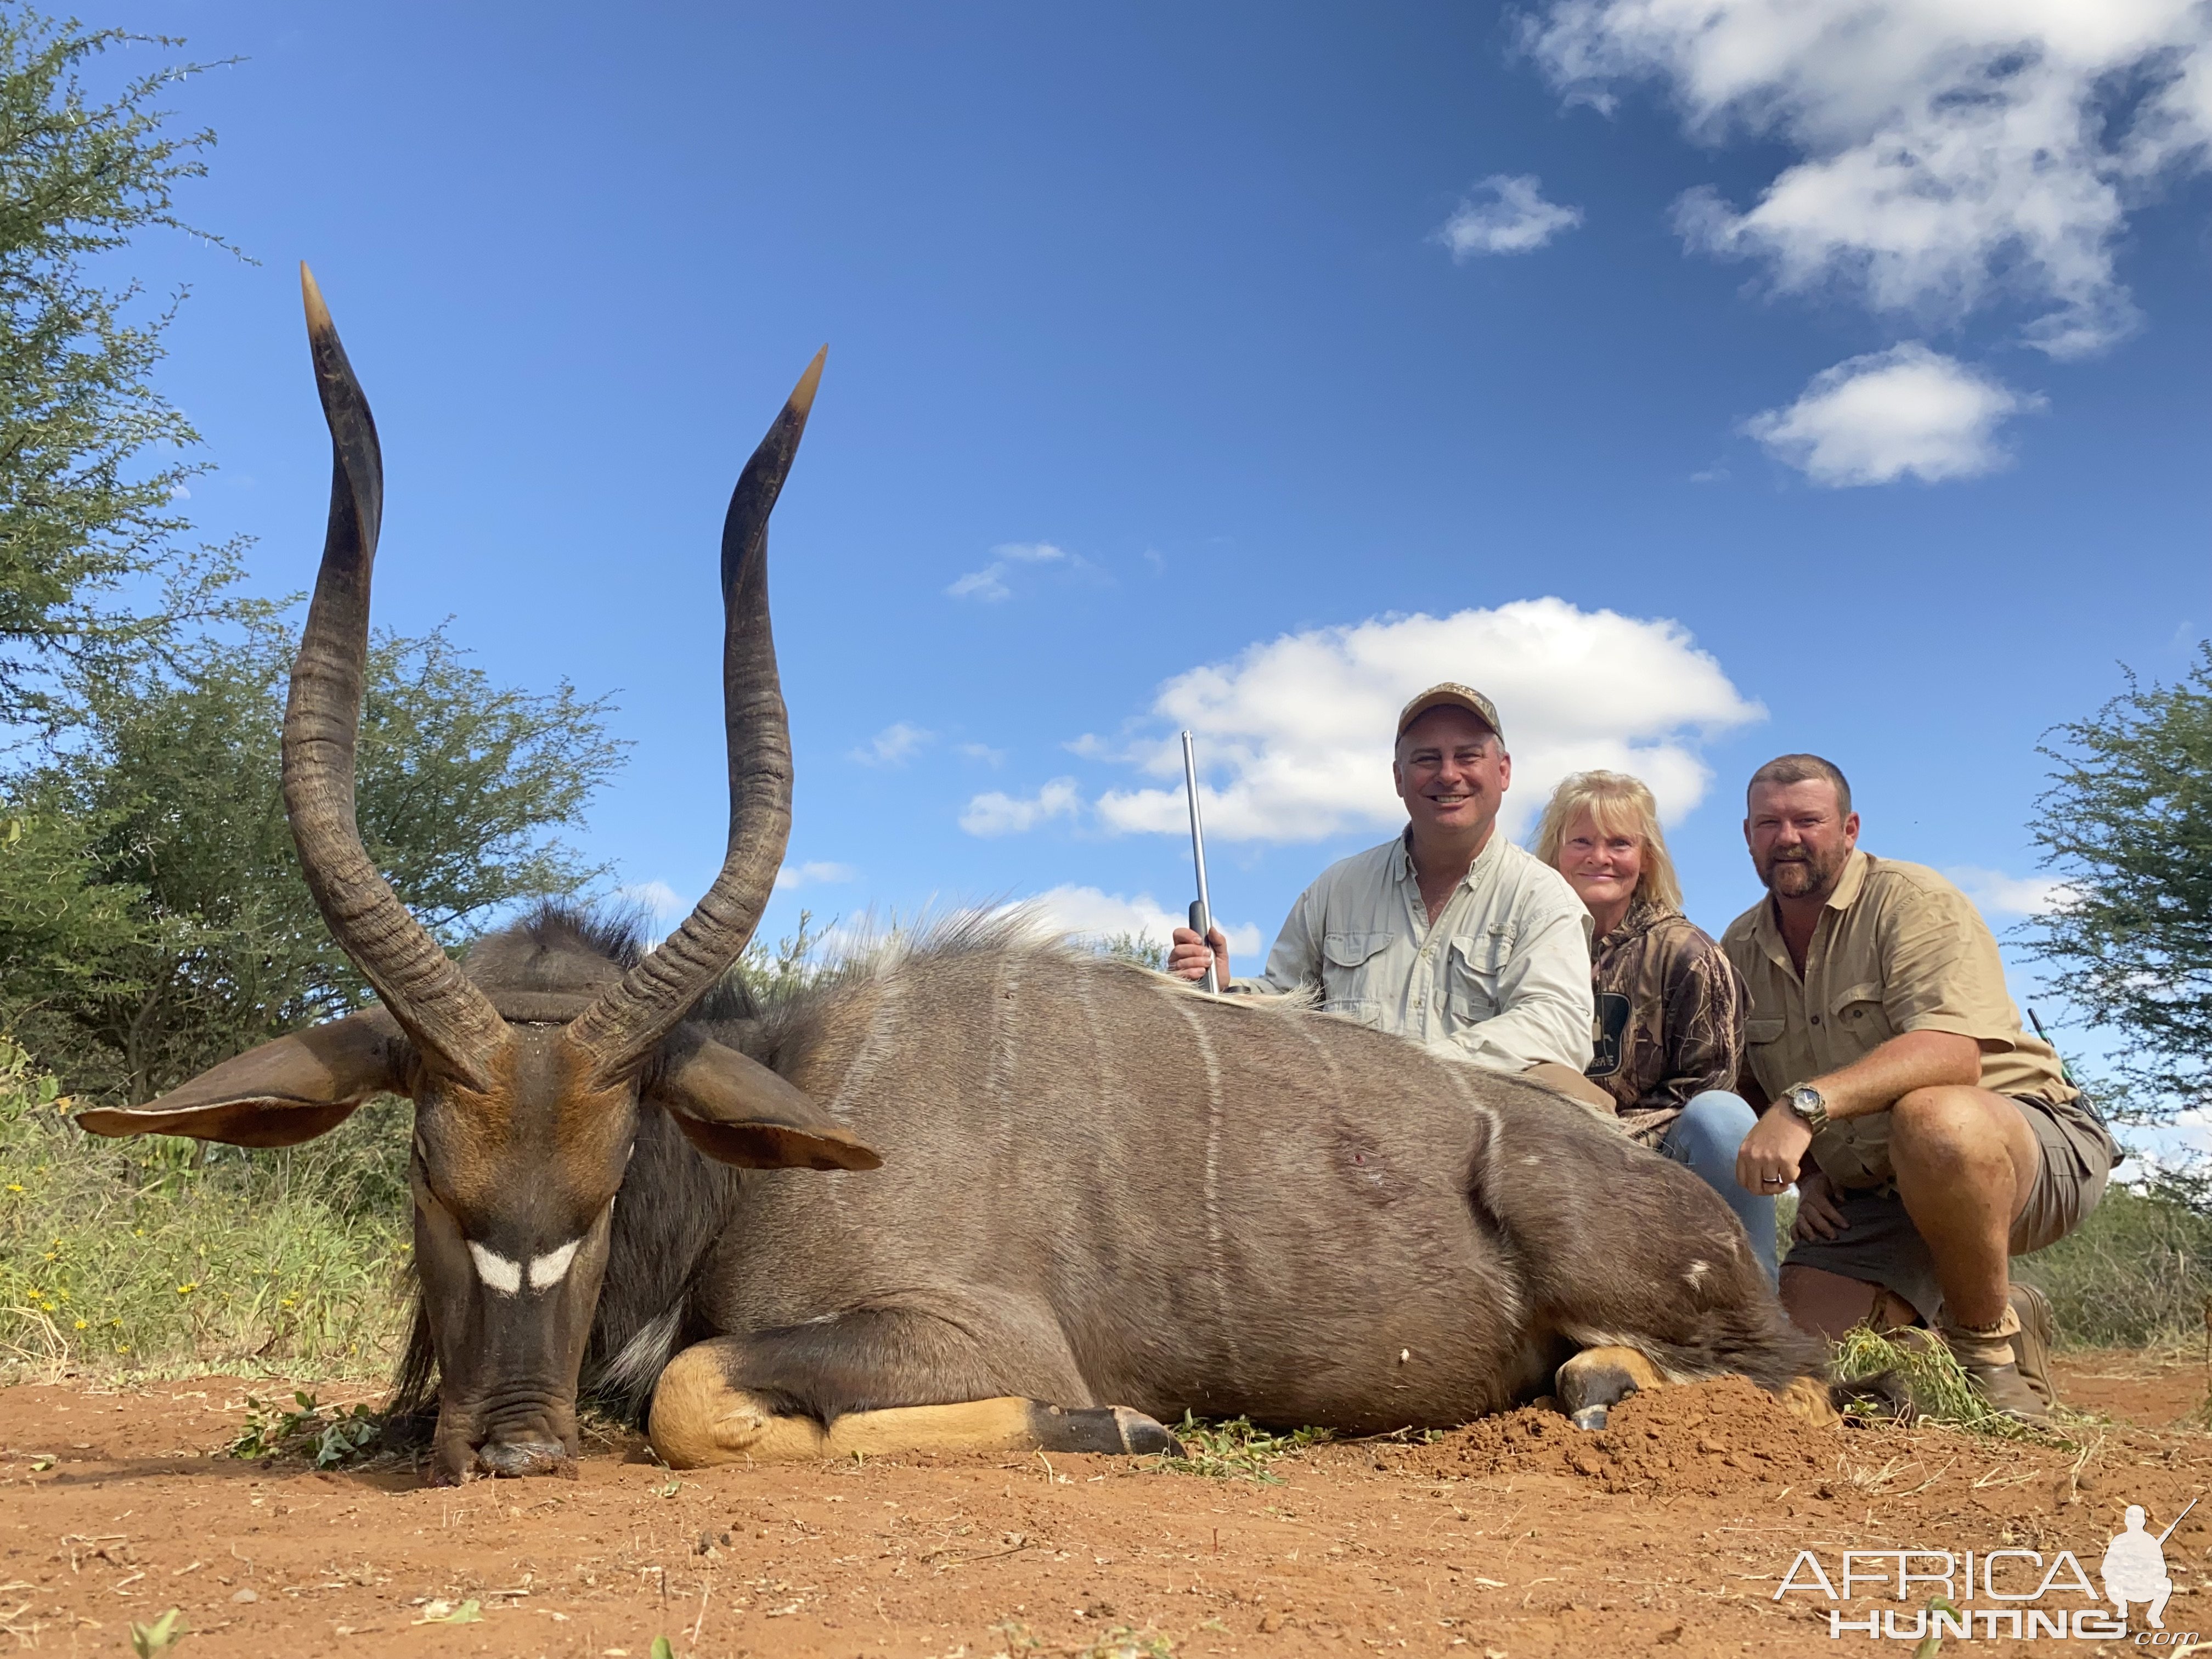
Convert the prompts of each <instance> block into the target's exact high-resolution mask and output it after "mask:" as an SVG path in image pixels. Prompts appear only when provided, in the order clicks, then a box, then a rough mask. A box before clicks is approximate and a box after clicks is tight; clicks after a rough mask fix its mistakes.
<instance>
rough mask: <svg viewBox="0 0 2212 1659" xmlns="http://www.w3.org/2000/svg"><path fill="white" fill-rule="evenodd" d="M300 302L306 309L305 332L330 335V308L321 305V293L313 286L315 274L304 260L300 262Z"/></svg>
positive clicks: (320, 290)
mask: <svg viewBox="0 0 2212 1659" xmlns="http://www.w3.org/2000/svg"><path fill="white" fill-rule="evenodd" d="M300 300H301V303H302V304H303V305H305V306H306V307H307V332H308V333H310V334H328V333H330V332H331V308H330V307H328V306H326V305H325V304H324V303H323V291H322V289H319V288H318V287H316V286H315V273H314V272H313V271H312V270H308V269H307V261H306V260H305V259H302V260H301V261H300Z"/></svg>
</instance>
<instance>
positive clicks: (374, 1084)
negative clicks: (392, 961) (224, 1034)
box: [76, 1008, 407, 1146]
mask: <svg viewBox="0 0 2212 1659" xmlns="http://www.w3.org/2000/svg"><path fill="white" fill-rule="evenodd" d="M406 1061H407V1044H406V1042H405V1041H404V1039H403V1038H402V1037H401V1036H400V1035H399V1028H398V1025H397V1024H395V1023H394V1022H393V1020H392V1016H391V1015H390V1014H388V1013H386V1012H385V1011H384V1010H383V1009H382V1008H369V1009H365V1010H363V1011H362V1012H360V1013H357V1014H349V1015H347V1016H346V1017H345V1018H343V1019H337V1020H332V1021H331V1023H330V1024H327V1025H318V1026H316V1027H314V1028H313V1030H306V1031H297V1032H295V1033H294V1034H293V1035H292V1036H283V1037H278V1038H277V1039H276V1041H275V1042H264V1043H263V1044H262V1045H261V1046H260V1047H259V1048H251V1049H248V1050H247V1051H246V1053H245V1054H240V1056H239V1057H238V1058H237V1059H236V1060H225V1061H224V1062H223V1063H222V1065H220V1066H216V1068H215V1069H214V1070H212V1071H208V1072H203V1073H200V1074H199V1075H198V1076H197V1077H196V1078H194V1079H192V1080H191V1082H190V1083H187V1084H185V1085H183V1086H182V1087H181V1088H178V1089H173V1090H171V1091H169V1092H168V1093H167V1094H166V1095H163V1096H162V1097H161V1098H160V1099H159V1100H155V1101H149V1102H148V1103H146V1104H145V1105H143V1106H131V1107H119V1106H118V1107H109V1106H103V1107H99V1108H96V1109H94V1110H92V1111H89V1112H81V1113H79V1114H78V1115H77V1120H76V1121H77V1125H78V1127H80V1128H84V1129H89V1130H90V1131H91V1132H92V1133H94V1134H96V1135H191V1136H192V1137H193V1138H194V1139H198V1140H224V1141H228V1142H229V1143H230V1144H231V1145H232V1146H298V1145H299V1144H300V1143H301V1141H303V1140H313V1139H314V1138H315V1137H316V1136H317V1135H319V1134H324V1133H328V1132H329V1131H330V1130H332V1129H335V1128H337V1127H338V1125H339V1124H341V1123H343V1122H344V1121H346V1119H347V1118H348V1117H349V1116H351V1115H352V1114H353V1109H354V1108H355V1107H356V1106H358V1105H360V1104H361V1103H362V1101H364V1100H366V1099H368V1097H369V1096H371V1095H373V1094H376V1093H378V1092H379V1091H384V1090H391V1091H394V1092H399V1091H404V1076H405V1072H406Z"/></svg>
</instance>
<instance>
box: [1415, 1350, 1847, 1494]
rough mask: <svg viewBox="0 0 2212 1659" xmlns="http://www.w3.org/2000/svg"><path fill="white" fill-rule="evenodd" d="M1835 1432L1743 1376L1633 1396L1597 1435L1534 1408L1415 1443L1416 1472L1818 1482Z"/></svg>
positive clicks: (1717, 1490) (1648, 1485)
mask: <svg viewBox="0 0 2212 1659" xmlns="http://www.w3.org/2000/svg"><path fill="white" fill-rule="evenodd" d="M1835 1432H1836V1431H1829V1430H1818V1429H1811V1428H1808V1427H1807V1426H1806V1425H1804V1424H1802V1423H1801V1422H1799V1421H1798V1420H1797V1419H1796V1418H1794V1417H1792V1416H1791V1415H1790V1413H1788V1412H1787V1411H1786V1410H1784V1408H1783V1406H1782V1403H1781V1402H1780V1401H1778V1400H1777V1399H1775V1398H1774V1396H1773V1395H1770V1394H1766V1393H1765V1392H1763V1391H1762V1390H1760V1389H1757V1388H1754V1387H1753V1385H1752V1384H1751V1383H1747V1382H1745V1381H1744V1380H1743V1379H1742V1378H1741V1377H1739V1376H1724V1377H1720V1378H1717V1379H1716V1380H1715V1381H1713V1382H1710V1383H1691V1384H1688V1385H1686V1386H1684V1387H1681V1388H1674V1389H1658V1390H1656V1391H1654V1392H1652V1393H1650V1394H1636V1395H1630V1396H1629V1397H1628V1398H1627V1399H1626V1400H1624V1401H1621V1402H1620V1405H1618V1406H1616V1407H1613V1420H1612V1422H1611V1423H1610V1424H1609V1425H1607V1427H1605V1428H1604V1429H1601V1430H1600V1431H1597V1432H1596V1433H1595V1434H1593V1433H1590V1432H1589V1431H1585V1430H1582V1429H1577V1427H1575V1425H1573V1424H1571V1423H1570V1422H1569V1421H1568V1420H1567V1419H1565V1418H1564V1417H1562V1416H1560V1415H1559V1413H1557V1412H1554V1411H1547V1410H1543V1409H1541V1408H1540V1407H1523V1408H1522V1410H1520V1411H1516V1412H1509V1413H1506V1414H1505V1415H1504V1416H1502V1417H1488V1418H1485V1419H1482V1420H1481V1421H1480V1422H1477V1423H1472V1424H1470V1425H1468V1426H1467V1427H1466V1428H1463V1429H1457V1430H1455V1431H1452V1432H1451V1433H1449V1434H1448V1435H1446V1436H1444V1437H1443V1438H1442V1439H1441V1440H1437V1441H1435V1442H1432V1443H1430V1444H1428V1445H1425V1446H1419V1447H1414V1448H1411V1449H1409V1450H1408V1451H1407V1453H1406V1454H1404V1455H1403V1457H1402V1460H1401V1461H1400V1464H1401V1467H1404V1468H1407V1470H1408V1472H1410V1473H1417V1474H1427V1475H1430V1476H1431V1477H1433V1478H1436V1479H1440V1480H1443V1479H1454V1478H1456V1479H1466V1478H1468V1477H1470V1476H1486V1475H1497V1474H1565V1475H1575V1476H1578V1477H1580V1478H1581V1479H1583V1480H1592V1481H1595V1482H1596V1483H1597V1484H1598V1485H1599V1486H1601V1487H1603V1488H1604V1490H1606V1491H1607V1492H1643V1493H1647V1494H1650V1495H1652V1496H1656V1497H1704V1498H1719V1497H1722V1496H1724V1495H1726V1494H1729V1493H1732V1492H1744V1491H1747V1490H1748V1489H1750V1488H1752V1487H1755V1486H1777V1487H1780V1486H1809V1485H1813V1484H1816V1483H1817V1482H1818V1481H1819V1480H1820V1477H1821V1474H1822V1471H1823V1470H1824V1469H1825V1468H1826V1467H1827V1466H1828V1463H1829V1462H1830V1460H1832V1457H1833V1456H1834V1449H1833V1446H1832V1444H1831V1439H1832V1435H1833V1434H1834V1433H1835Z"/></svg>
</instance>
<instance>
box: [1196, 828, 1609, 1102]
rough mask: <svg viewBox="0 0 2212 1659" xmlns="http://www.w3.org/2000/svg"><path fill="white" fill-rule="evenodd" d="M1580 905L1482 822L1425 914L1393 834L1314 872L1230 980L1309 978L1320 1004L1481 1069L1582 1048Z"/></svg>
mask: <svg viewBox="0 0 2212 1659" xmlns="http://www.w3.org/2000/svg"><path fill="white" fill-rule="evenodd" d="M1589 934H1590V919H1589V911H1588V910H1587V909H1585V908H1583V902H1582V900H1581V899H1579V898H1577V896H1575V890H1574V889H1573V888H1571V887H1570V886H1568V885H1567V883H1566V878H1565V877H1564V876H1562V875H1560V874H1559V872H1558V871H1556V870H1554V869H1553V868H1552V867H1551V866H1549V865H1547V864H1544V863H1541V862H1540V861H1539V860H1537V859H1535V858H1534V856H1533V855H1531V854H1528V853H1526V852H1524V851H1522V849H1521V848H1518V847H1516V846H1515V845H1514V844H1513V843H1512V842H1510V841H1508V840H1506V838H1505V837H1504V835H1502V834H1499V833H1497V832H1495V831H1493V832H1492V835H1491V837H1490V844H1489V845H1488V846H1486V847H1485V848H1483V849H1482V851H1481V852H1480V854H1477V855H1476V856H1475V860H1474V864H1473V865H1471V866H1469V867H1468V872H1467V875H1466V876H1465V878H1462V880H1461V882H1460V884H1459V886H1458V888H1457V890H1455V891H1454V893H1453V894H1452V896H1451V897H1450V899H1449V901H1448V902H1446V903H1445V905H1444V908H1443V909H1442V910H1441V911H1439V912H1438V913H1437V920H1436V923H1435V925H1434V926H1433V927H1432V926H1431V925H1430V922H1429V913H1428V907H1427V906H1426V905H1425V904H1423V903H1422V902H1421V886H1420V883H1419V880H1418V879H1417V878H1415V876H1414V874H1413V854H1412V852H1411V851H1410V849H1409V848H1408V847H1407V839H1406V836H1404V835H1401V836H1398V837H1397V838H1396V839H1395V840H1393V841H1387V842H1383V845H1382V846H1380V847H1372V848H1369V849H1368V850H1367V851H1366V852H1364V853H1355V854H1352V856H1351V857H1350V858H1348V859H1342V860H1339V861H1338V862H1336V863H1334V864H1333V865H1331V866H1329V867H1328V869H1326V870H1324V871H1323V872H1322V875H1321V879H1320V880H1318V881H1316V882H1315V883H1314V884H1313V885H1312V886H1310V887H1309V888H1307V889H1306V890H1305V891H1304V893H1302V894H1300V895H1299V896H1298V902H1297V903H1296V904H1294V905H1293V906H1291V915H1290V919H1289V920H1288V921H1285V922H1284V924H1283V931H1282V934H1281V936H1280V937H1279V938H1278V939H1276V940H1275V948H1274V949H1273V951H1270V952H1269V953H1268V956H1267V971H1266V972H1264V973H1262V974H1261V975H1260V976H1259V977H1258V978H1256V979H1240V980H1237V981H1234V982H1233V983H1232V984H1231V987H1230V988H1231V990H1237V991H1255V992H1272V993H1275V994H1282V993H1286V992H1293V991H1305V992H1309V993H1310V992H1315V991H1318V992H1319V993H1320V995H1321V999H1322V1011H1323V1012H1327V1013H1332V1014H1340V1015H1342V1016H1343V1017H1344V1018H1347V1019H1354V1020H1357V1021H1358V1022H1359V1023H1360V1024H1362V1025H1372V1026H1375V1027H1376V1028H1378V1029H1379V1030H1385V1031H1395V1032H1396V1033H1397V1034H1398V1035H1399V1036H1408V1037H1411V1038H1413V1040H1414V1041H1415V1042H1421V1043H1425V1044H1427V1045H1428V1046H1429V1047H1431V1048H1437V1049H1441V1050H1443V1051H1444V1052H1446V1053H1449V1054H1456V1055H1457V1056H1458V1057H1460V1058H1461V1059H1463V1060H1473V1061H1474V1062H1475V1064H1477V1065H1479V1066H1488V1067H1490V1068H1491V1069H1492V1071H1498V1072H1524V1071H1526V1070H1528V1067H1529V1066H1534V1065H1537V1064H1539V1063H1540V1062H1541V1061H1544V1060H1552V1061H1553V1062H1555V1063H1557V1064H1559V1065H1561V1066H1571V1067H1572V1068H1573V1069H1574V1070H1575V1071H1577V1072H1579V1071H1581V1070H1582V1069H1583V1067H1584V1066H1588V1065H1589V1062H1590V1055H1591V1052H1592V1048H1591V1042H1592V1038H1591V1030H1592V1026H1593V1024H1594V1021H1595V1007H1594V1004H1593V1001H1592V999H1591V994H1590V958H1589Z"/></svg>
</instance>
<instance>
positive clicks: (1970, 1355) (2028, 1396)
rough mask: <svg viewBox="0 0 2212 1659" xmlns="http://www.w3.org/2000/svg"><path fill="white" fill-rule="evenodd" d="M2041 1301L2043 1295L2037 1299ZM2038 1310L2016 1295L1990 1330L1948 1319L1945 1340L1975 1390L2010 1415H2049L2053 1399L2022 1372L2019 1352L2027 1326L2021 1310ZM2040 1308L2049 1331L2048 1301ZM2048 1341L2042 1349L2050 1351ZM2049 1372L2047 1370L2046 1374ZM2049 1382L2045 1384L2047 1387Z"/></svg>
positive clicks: (2045, 1352)
mask: <svg viewBox="0 0 2212 1659" xmlns="http://www.w3.org/2000/svg"><path fill="white" fill-rule="evenodd" d="M2036 1300H2037V1301H2040V1300H2041V1298H2040V1297H2038V1298H2036ZM2023 1308H2026V1309H2027V1310H2028V1311H2030V1312H2034V1311H2038V1310H2037V1309H2036V1308H2035V1306H2034V1304H2033V1303H2030V1302H2029V1301H2028V1300H2027V1298H2025V1297H2021V1296H2019V1295H2017V1294H2015V1296H2014V1297H2013V1299H2012V1300H2011V1301H2010V1302H2009V1303H2008V1304H2006V1307H2005V1310H2004V1316H2003V1317H2002V1318H2001V1319H1999V1320H1998V1321H1997V1322H1996V1324H1994V1325H1992V1326H1990V1327H1989V1328H1987V1329H1983V1330H1977V1329H1975V1328H1972V1327H1971V1326H1965V1325H1954V1324H1951V1323H1949V1322H1946V1323H1945V1325H1944V1327H1943V1340H1944V1343H1945V1344H1946V1346H1948V1347H1949V1348H1950V1350H1951V1352H1952V1353H1953V1354H1954V1355H1955V1356H1956V1357H1957V1358H1958V1361H1959V1364H1960V1368H1961V1369H1963V1370H1965V1371H1966V1376H1967V1377H1968V1378H1969V1379H1970V1380H1971V1381H1972V1383H1973V1385H1974V1391H1975V1392H1976V1393H1977V1394H1978V1395H1981V1396H1982V1398H1983V1399H1984V1400H1986V1401H1989V1402H1990V1405H1992V1406H1994V1407H1996V1409H1997V1410H1999V1411H2001V1412H2002V1413H2004V1414H2005V1415H2006V1416H2007V1417H2021V1418H2030V1419H2034V1418H2041V1417H2045V1416H2047V1415H2049V1413H2050V1411H2051V1406H2050V1402H2049V1401H2048V1399H2047V1397H2046V1395H2043V1394H2039V1393H2037V1392H2036V1390H2035V1389H2032V1388H2030V1387H2029V1386H2028V1383H2027V1378H2026V1377H2024V1376H2021V1368H2020V1365H2019V1363H2018V1351H2017V1350H2016V1349H2015V1346H2014V1344H2015V1342H2017V1341H2018V1340H2019V1339H2020V1336H2021V1333H2022V1332H2023V1331H2024V1330H2025V1329H2026V1328H2027V1321H2026V1320H2025V1319H2023V1318H2022V1317H2021V1310H2022V1309H2023ZM2039 1311H2040V1312H2041V1313H2042V1315H2043V1318H2044V1329H2045V1334H2046V1335H2047V1334H2048V1333H2049V1329H2050V1316H2051V1310H2050V1307H2049V1305H2048V1304H2045V1305H2044V1306H2043V1307H2042V1308H2041V1309H2040V1310H2039ZM2049 1351H2050V1345H2049V1343H2048V1342H2047V1341H2046V1342H2045V1343H2044V1344H2043V1345H2042V1347H2041V1350H2040V1352H2042V1353H2044V1354H2046V1355H2047V1354H2048V1352H2049ZM2046 1374H2047V1373H2046ZM2049 1386H2050V1385H2049V1383H2045V1389H2048V1388H2049Z"/></svg>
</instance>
